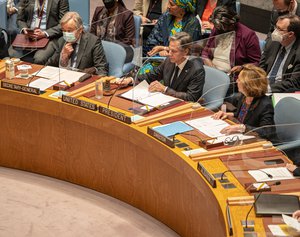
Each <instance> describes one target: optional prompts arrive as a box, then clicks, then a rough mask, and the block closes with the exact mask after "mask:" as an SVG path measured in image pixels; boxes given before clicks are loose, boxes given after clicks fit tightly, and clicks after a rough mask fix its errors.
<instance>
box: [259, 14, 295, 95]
mask: <svg viewBox="0 0 300 237" xmlns="http://www.w3.org/2000/svg"><path fill="white" fill-rule="evenodd" d="M271 38H272V42H270V43H269V44H267V45H266V48H265V50H264V52H263V55H262V58H261V61H260V64H259V65H260V67H262V68H263V69H264V70H265V71H266V72H267V73H268V78H269V85H270V89H271V92H294V91H296V90H300V18H299V17H298V16H296V15H285V16H280V17H278V20H277V23H276V29H275V30H274V31H273V33H272V35H271Z"/></svg>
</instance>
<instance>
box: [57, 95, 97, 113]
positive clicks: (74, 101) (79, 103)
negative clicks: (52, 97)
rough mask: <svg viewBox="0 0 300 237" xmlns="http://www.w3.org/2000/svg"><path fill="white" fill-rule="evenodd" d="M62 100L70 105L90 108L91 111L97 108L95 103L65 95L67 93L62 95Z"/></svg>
mask: <svg viewBox="0 0 300 237" xmlns="http://www.w3.org/2000/svg"><path fill="white" fill-rule="evenodd" d="M61 101H62V102H66V103H68V104H71V105H75V106H78V107H81V108H84V109H88V110H92V111H96V110H97V105H96V104H93V103H90V102H87V101H84V100H79V99H77V98H74V97H71V96H67V95H63V96H62V98H61Z"/></svg>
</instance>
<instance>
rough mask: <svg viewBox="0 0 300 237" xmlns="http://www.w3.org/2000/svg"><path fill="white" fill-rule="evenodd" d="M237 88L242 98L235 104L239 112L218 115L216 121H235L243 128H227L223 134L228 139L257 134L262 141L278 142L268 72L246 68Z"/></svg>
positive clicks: (255, 68) (252, 66)
mask: <svg viewBox="0 0 300 237" xmlns="http://www.w3.org/2000/svg"><path fill="white" fill-rule="evenodd" d="M237 85H238V90H239V94H238V95H237V96H236V97H235V98H234V99H233V100H232V104H233V105H234V106H235V107H236V110H235V111H234V112H233V113H232V112H231V113H226V112H223V111H219V112H217V113H215V114H214V115H213V118H215V119H226V118H236V119H237V120H238V121H239V122H240V124H238V125H231V126H228V127H226V128H224V129H223V130H222V131H221V133H224V134H227V135H228V134H233V133H244V132H249V131H251V130H254V131H255V132H257V133H258V134H259V135H260V136H261V137H263V138H267V139H269V140H273V139H276V129H275V126H273V125H274V108H273V104H272V100H271V98H270V97H269V96H266V95H265V93H266V92H267V89H268V80H267V74H266V72H265V71H264V70H263V69H261V68H259V67H257V66H255V65H253V64H246V65H244V66H243V69H242V71H241V72H240V74H239V77H238V79H237ZM269 125H271V126H269Z"/></svg>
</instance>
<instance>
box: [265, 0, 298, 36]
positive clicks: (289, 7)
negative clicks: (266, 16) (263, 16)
mask: <svg viewBox="0 0 300 237" xmlns="http://www.w3.org/2000/svg"><path fill="white" fill-rule="evenodd" d="M273 6H274V8H273V10H272V12H271V26H270V31H269V32H270V33H272V32H273V31H274V29H275V26H276V21H277V18H278V17H279V16H283V15H287V14H295V15H297V16H300V1H298V0H273Z"/></svg>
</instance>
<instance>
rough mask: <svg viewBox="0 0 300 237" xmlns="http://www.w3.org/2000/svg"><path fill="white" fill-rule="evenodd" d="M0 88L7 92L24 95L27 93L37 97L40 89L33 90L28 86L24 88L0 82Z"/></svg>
mask: <svg viewBox="0 0 300 237" xmlns="http://www.w3.org/2000/svg"><path fill="white" fill-rule="evenodd" d="M1 87H2V88H4V89H8V90H13V91H20V92H24V93H29V94H33V95H39V94H40V89H39V88H34V87H30V86H24V85H18V84H14V83H10V82H5V81H1Z"/></svg>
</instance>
